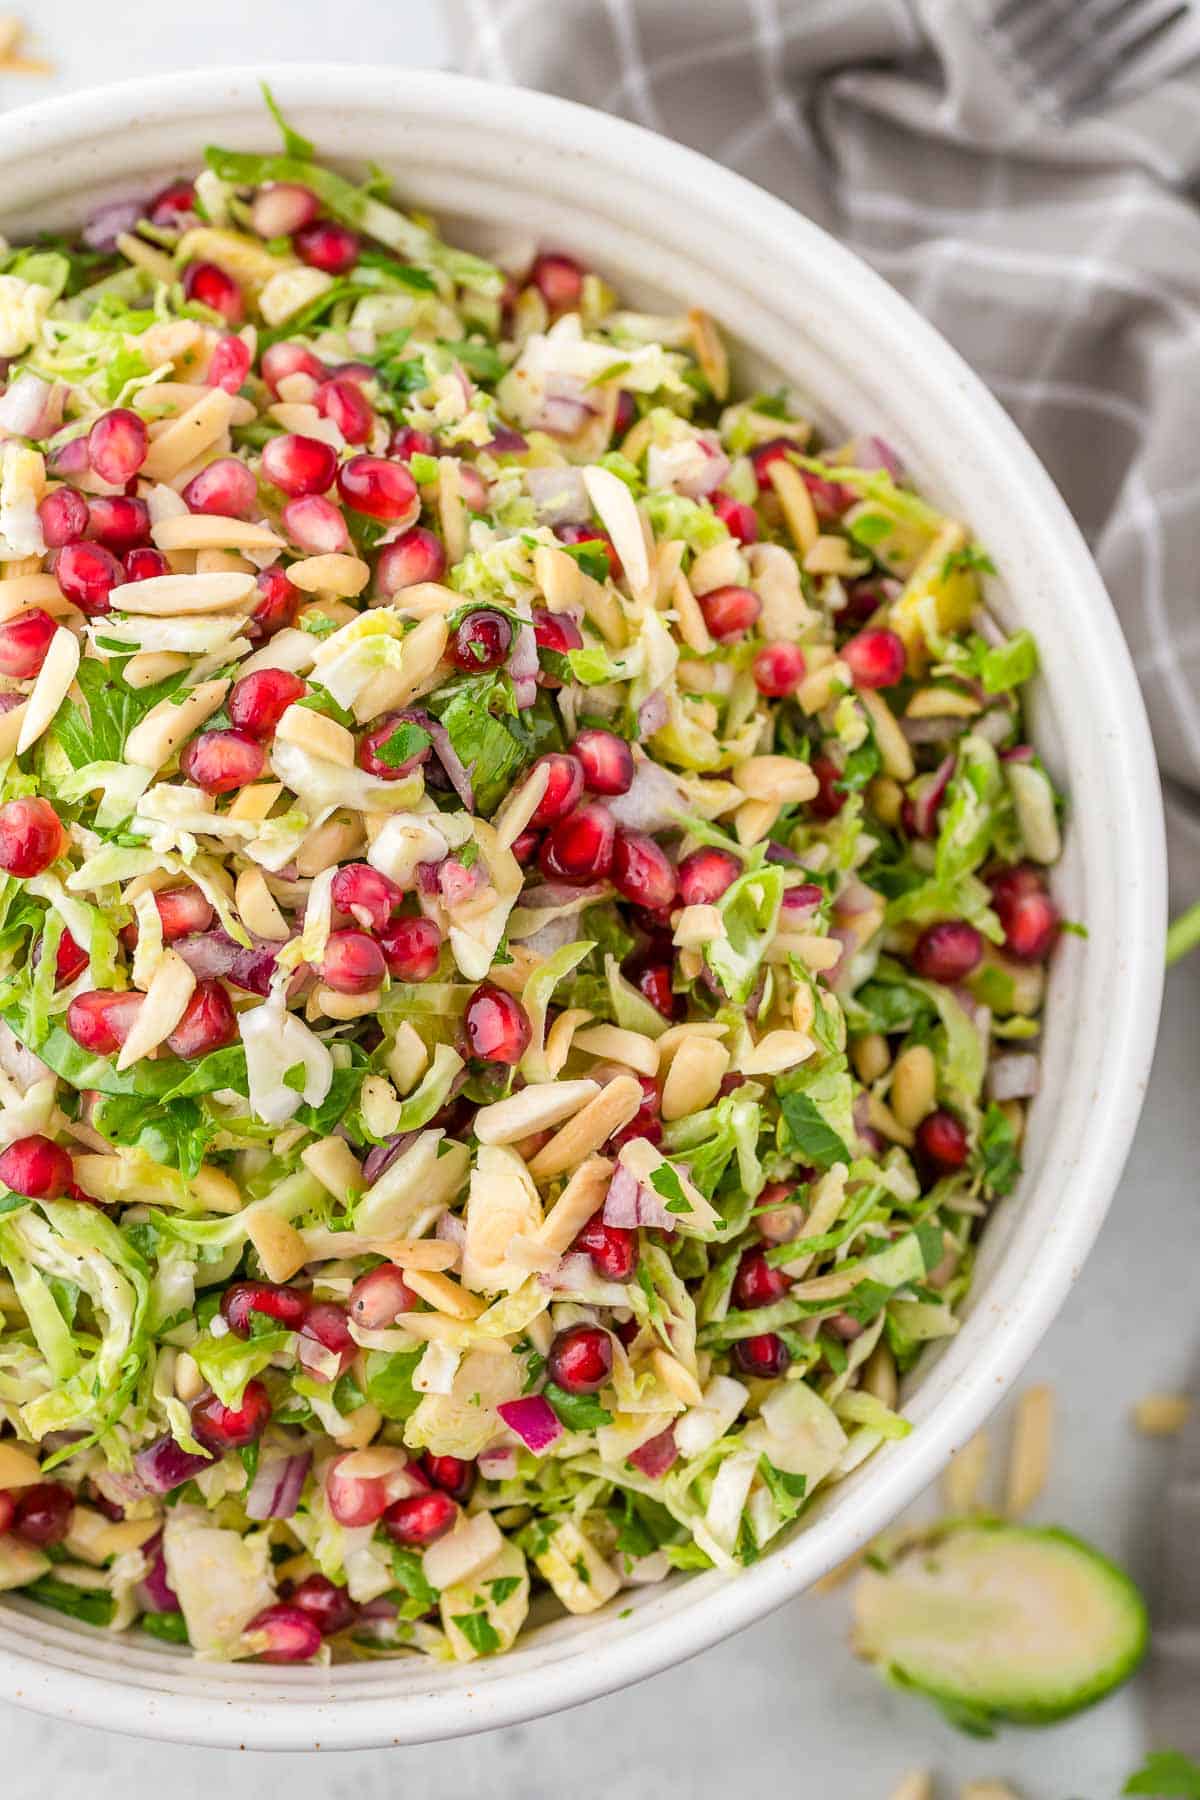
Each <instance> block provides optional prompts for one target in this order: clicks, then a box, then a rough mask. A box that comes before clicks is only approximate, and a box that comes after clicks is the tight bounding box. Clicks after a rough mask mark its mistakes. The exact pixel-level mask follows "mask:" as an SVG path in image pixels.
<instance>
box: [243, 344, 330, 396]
mask: <svg viewBox="0 0 1200 1800" xmlns="http://www.w3.org/2000/svg"><path fill="white" fill-rule="evenodd" d="M259 367H260V369H261V372H262V378H263V380H264V381H265V382H266V384H267V386H268V387H269V388H270V390H271V392H272V393H273V394H274V396H275V398H276V399H277V400H278V398H279V384H280V382H281V381H286V380H287V379H288V377H289V376H290V375H307V376H308V377H309V378H310V379H311V380H312V381H314V382H318V381H324V380H325V377H326V376H327V375H328V373H329V371H328V369H327V368H326V367H325V364H324V363H323V362H318V360H317V358H316V357H315V356H314V355H313V353H312V351H311V350H309V349H308V348H307V347H306V346H305V345H304V344H289V343H286V342H285V343H282V344H271V345H270V346H269V348H268V349H266V350H264V351H263V354H262V362H261V364H260V365H259Z"/></svg>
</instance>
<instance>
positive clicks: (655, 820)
mask: <svg viewBox="0 0 1200 1800" xmlns="http://www.w3.org/2000/svg"><path fill="white" fill-rule="evenodd" d="M606 804H607V806H608V810H609V812H611V814H612V816H613V818H614V819H615V820H616V821H617V824H618V825H620V826H622V827H623V829H624V830H626V831H648V832H650V833H654V832H656V831H668V830H670V828H671V827H672V826H676V827H677V826H678V824H679V820H680V815H681V814H682V813H684V812H686V811H687V802H686V800H685V798H684V795H683V791H682V789H681V788H680V786H679V784H678V782H677V781H676V780H675V778H674V776H673V775H671V774H669V773H668V771H667V770H666V769H664V768H663V766H662V764H661V763H656V762H650V761H649V760H648V759H646V760H643V761H641V762H639V763H638V764H637V767H636V768H635V769H634V772H633V785H632V786H631V787H630V789H629V791H628V792H627V793H624V794H614V795H612V796H611V798H610V799H609V800H608V801H607V803H606Z"/></svg>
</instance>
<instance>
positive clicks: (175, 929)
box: [154, 885, 216, 944]
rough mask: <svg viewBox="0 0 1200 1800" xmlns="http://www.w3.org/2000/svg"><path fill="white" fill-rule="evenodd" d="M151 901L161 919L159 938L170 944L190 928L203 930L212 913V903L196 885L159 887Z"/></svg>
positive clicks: (185, 933)
mask: <svg viewBox="0 0 1200 1800" xmlns="http://www.w3.org/2000/svg"><path fill="white" fill-rule="evenodd" d="M154 905H155V908H156V910H157V912H158V916H159V918H160V920H161V921H162V934H163V942H164V943H167V944H173V943H174V942H175V940H176V938H181V937H187V936H188V935H189V934H190V933H191V932H193V931H207V930H208V929H209V928H210V926H211V925H212V922H213V919H214V918H215V917H216V914H215V913H214V911H213V908H212V904H211V902H210V901H208V900H207V899H206V898H205V896H204V895H203V894H202V893H201V891H200V889H199V888H198V887H194V886H191V885H189V886H187V887H178V888H160V889H159V890H158V891H157V892H156V893H155V896H154Z"/></svg>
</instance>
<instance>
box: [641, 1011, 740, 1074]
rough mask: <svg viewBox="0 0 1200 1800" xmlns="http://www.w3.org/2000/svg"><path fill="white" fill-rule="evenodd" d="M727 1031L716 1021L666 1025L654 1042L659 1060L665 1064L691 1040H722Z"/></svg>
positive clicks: (727, 1028) (700, 1020)
mask: <svg viewBox="0 0 1200 1800" xmlns="http://www.w3.org/2000/svg"><path fill="white" fill-rule="evenodd" d="M728 1031H729V1027H728V1025H723V1024H721V1022H720V1021H719V1020H718V1019H689V1020H688V1022H687V1024H686V1025H668V1026H667V1029H666V1030H665V1031H664V1032H663V1033H662V1035H661V1036H660V1037H659V1038H657V1039H656V1040H655V1041H656V1042H657V1044H658V1054H659V1058H660V1060H661V1061H662V1062H663V1063H667V1062H669V1061H670V1060H671V1058H672V1057H673V1056H674V1055H675V1052H676V1051H677V1050H679V1049H681V1048H682V1046H683V1045H684V1044H686V1043H687V1042H688V1041H689V1040H690V1039H691V1038H723V1037H725V1036H726V1034H727V1033H728Z"/></svg>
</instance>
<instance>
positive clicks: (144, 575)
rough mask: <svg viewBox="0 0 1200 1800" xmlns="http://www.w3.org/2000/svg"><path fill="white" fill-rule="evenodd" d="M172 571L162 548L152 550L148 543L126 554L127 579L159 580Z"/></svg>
mask: <svg viewBox="0 0 1200 1800" xmlns="http://www.w3.org/2000/svg"><path fill="white" fill-rule="evenodd" d="M170 573H171V565H170V563H169V562H168V561H167V559H166V557H165V556H164V555H163V553H162V551H161V550H151V549H150V548H149V547H148V546H146V545H139V546H138V548H137V549H136V550H130V551H128V552H127V554H126V557H125V579H126V581H157V580H159V578H160V577H161V576H163V575H169V574H170Z"/></svg>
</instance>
